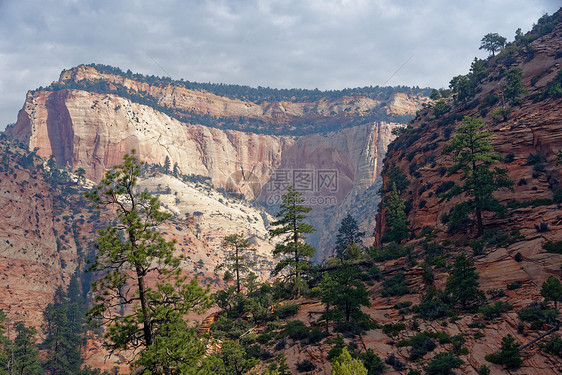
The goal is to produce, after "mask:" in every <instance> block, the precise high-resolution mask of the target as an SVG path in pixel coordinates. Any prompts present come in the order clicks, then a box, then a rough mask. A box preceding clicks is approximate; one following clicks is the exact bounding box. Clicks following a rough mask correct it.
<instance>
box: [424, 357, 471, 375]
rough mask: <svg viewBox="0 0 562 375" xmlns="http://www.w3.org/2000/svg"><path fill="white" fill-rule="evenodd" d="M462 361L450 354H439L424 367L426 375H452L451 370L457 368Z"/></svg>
mask: <svg viewBox="0 0 562 375" xmlns="http://www.w3.org/2000/svg"><path fill="white" fill-rule="evenodd" d="M463 363H464V362H463V360H462V359H460V358H458V357H456V356H454V355H452V354H451V353H440V354H437V355H435V356H434V357H433V359H432V360H431V362H429V365H427V366H426V367H425V373H426V374H427V375H449V374H453V371H452V370H453V369H455V368H459V367H460V366H461V365H462V364H463Z"/></svg>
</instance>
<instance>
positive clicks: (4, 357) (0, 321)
mask: <svg viewBox="0 0 562 375" xmlns="http://www.w3.org/2000/svg"><path fill="white" fill-rule="evenodd" d="M6 321H7V317H6V313H5V312H4V310H2V309H0V375H8V374H9V373H10V372H9V370H10V368H9V365H10V358H11V355H10V340H9V339H8V337H7V336H6V335H5V332H6Z"/></svg>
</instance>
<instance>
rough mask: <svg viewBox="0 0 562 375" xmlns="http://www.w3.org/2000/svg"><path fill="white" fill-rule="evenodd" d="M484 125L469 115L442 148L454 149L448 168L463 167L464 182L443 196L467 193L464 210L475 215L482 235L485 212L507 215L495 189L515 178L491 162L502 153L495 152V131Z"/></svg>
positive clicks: (454, 169)
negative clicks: (486, 128)
mask: <svg viewBox="0 0 562 375" xmlns="http://www.w3.org/2000/svg"><path fill="white" fill-rule="evenodd" d="M483 128H484V125H483V124H482V122H481V121H480V120H478V119H476V118H473V117H468V116H466V117H465V118H464V119H463V121H462V124H461V125H460V126H459V127H458V128H457V129H456V133H457V135H456V136H455V137H454V138H453V140H452V141H451V143H450V144H448V145H447V146H446V147H445V148H444V150H443V152H444V153H453V154H454V155H453V160H454V161H455V165H453V166H452V167H451V168H450V169H449V175H451V174H453V173H455V172H457V171H458V170H462V179H463V180H464V184H463V185H460V186H459V185H456V186H454V187H453V188H452V189H450V190H449V191H447V192H446V193H445V194H443V197H445V198H447V199H450V198H452V197H455V196H459V195H462V194H464V195H465V196H466V197H467V201H466V202H463V203H464V205H463V211H464V212H469V213H473V214H474V215H475V216H476V225H477V233H476V236H477V237H479V236H480V235H481V234H482V231H483V223H482V213H483V212H484V211H492V212H495V213H496V214H497V215H505V213H506V212H507V209H506V208H505V206H503V205H501V204H500V203H499V201H498V200H497V199H495V198H494V195H493V194H494V192H495V191H497V190H498V189H500V188H502V187H505V188H511V186H512V185H513V182H512V181H511V180H509V179H508V178H507V171H506V170H505V169H500V168H495V169H494V170H493V171H492V170H490V166H491V165H492V164H493V163H495V162H496V161H497V160H500V159H501V155H499V154H498V153H496V152H494V148H493V147H492V143H491V142H490V139H489V138H490V136H491V135H492V133H490V132H486V131H484V130H483Z"/></svg>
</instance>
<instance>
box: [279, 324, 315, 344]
mask: <svg viewBox="0 0 562 375" xmlns="http://www.w3.org/2000/svg"><path fill="white" fill-rule="evenodd" d="M283 334H284V335H285V336H288V337H289V338H291V339H293V340H302V339H304V338H307V337H308V334H309V330H308V327H307V326H306V325H305V324H304V323H303V322H301V321H300V320H291V321H290V322H288V323H287V324H286V325H285V328H284V329H283Z"/></svg>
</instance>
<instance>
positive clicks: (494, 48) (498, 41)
mask: <svg viewBox="0 0 562 375" xmlns="http://www.w3.org/2000/svg"><path fill="white" fill-rule="evenodd" d="M506 42H507V39H506V38H504V37H503V36H501V35H500V34H498V33H488V34H486V35H484V37H483V38H482V40H481V44H480V48H479V49H483V50H486V51H488V52H490V53H491V54H492V56H495V55H496V52H499V51H501V50H502V49H503V48H504V47H505V43H506Z"/></svg>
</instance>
